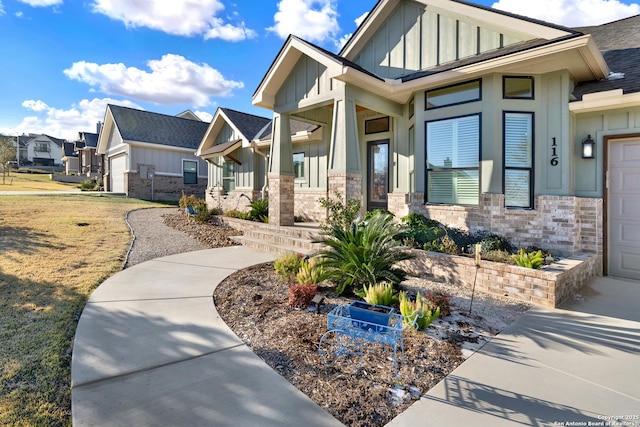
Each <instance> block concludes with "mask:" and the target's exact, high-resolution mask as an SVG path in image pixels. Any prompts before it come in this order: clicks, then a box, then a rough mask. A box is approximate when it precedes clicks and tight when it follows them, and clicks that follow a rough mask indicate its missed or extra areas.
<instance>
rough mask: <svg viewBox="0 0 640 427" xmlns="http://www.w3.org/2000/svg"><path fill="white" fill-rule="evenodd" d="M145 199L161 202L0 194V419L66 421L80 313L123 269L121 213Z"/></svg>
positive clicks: (125, 233) (126, 239)
mask: <svg viewBox="0 0 640 427" xmlns="http://www.w3.org/2000/svg"><path fill="white" fill-rule="evenodd" d="M0 189H2V188H1V187H0ZM149 206H164V207H166V205H160V204H154V203H151V202H145V201H140V200H136V199H128V198H124V197H118V196H110V195H104V194H100V195H52V196H17V195H16V196H6V195H5V196H2V197H0V296H1V298H0V342H1V343H2V346H0V425H11V426H40V425H41V426H45V425H46V426H68V425H71V416H70V415H71V390H70V378H71V345H72V341H73V337H74V334H75V328H76V325H77V321H78V318H79V316H80V314H81V312H82V309H83V307H84V305H85V303H86V301H87V299H88V297H89V295H90V294H91V292H92V291H93V290H94V289H95V288H96V287H97V286H98V285H99V284H100V283H101V282H103V281H104V280H105V279H106V278H108V277H109V276H111V275H113V274H114V273H116V272H117V271H119V270H121V269H122V266H123V262H124V257H125V255H126V252H127V249H128V247H129V245H130V243H131V235H130V232H129V228H128V226H127V225H126V223H125V221H124V217H125V214H126V212H127V211H129V210H132V209H137V208H141V207H149Z"/></svg>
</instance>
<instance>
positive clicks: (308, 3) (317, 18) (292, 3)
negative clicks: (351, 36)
mask: <svg viewBox="0 0 640 427" xmlns="http://www.w3.org/2000/svg"><path fill="white" fill-rule="evenodd" d="M273 20H274V21H275V25H273V27H269V28H267V30H268V31H272V32H274V33H276V34H277V35H278V36H280V38H283V39H285V38H287V37H288V36H289V34H294V35H296V36H298V37H301V38H303V39H305V40H309V41H311V42H323V41H325V40H327V39H335V38H336V37H337V35H338V33H339V31H340V26H339V25H338V12H337V8H336V3H335V1H334V0H281V1H280V3H278V12H276V14H275V15H274V16H273Z"/></svg>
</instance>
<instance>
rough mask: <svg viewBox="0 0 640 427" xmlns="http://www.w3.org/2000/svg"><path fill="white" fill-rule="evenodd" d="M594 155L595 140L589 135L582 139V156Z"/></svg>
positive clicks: (592, 156)
mask: <svg viewBox="0 0 640 427" xmlns="http://www.w3.org/2000/svg"><path fill="white" fill-rule="evenodd" d="M595 157H596V142H595V141H594V140H593V139H592V138H591V135H587V137H586V138H585V139H584V140H583V141H582V158H583V159H593V158H595Z"/></svg>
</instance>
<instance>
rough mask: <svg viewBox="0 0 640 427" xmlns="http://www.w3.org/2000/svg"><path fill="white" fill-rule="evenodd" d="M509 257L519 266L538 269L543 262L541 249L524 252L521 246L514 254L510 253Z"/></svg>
mask: <svg viewBox="0 0 640 427" xmlns="http://www.w3.org/2000/svg"><path fill="white" fill-rule="evenodd" d="M511 257H512V258H513V259H514V260H515V262H516V264H518V265H519V266H520V267H525V268H534V269H538V268H540V267H542V264H544V256H543V255H542V251H541V250H538V251H537V252H526V251H525V249H524V248H522V249H520V251H519V252H518V253H517V254H516V255H511Z"/></svg>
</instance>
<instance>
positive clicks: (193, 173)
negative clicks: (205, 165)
mask: <svg viewBox="0 0 640 427" xmlns="http://www.w3.org/2000/svg"><path fill="white" fill-rule="evenodd" d="M186 162H189V163H195V164H196V171H195V172H187V171H186V170H185V167H184V166H185V163H186ZM198 167H199V166H198V161H197V160H189V159H182V183H183V184H184V185H197V184H198ZM187 174H189V175H190V176H191V175H195V182H187Z"/></svg>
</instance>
